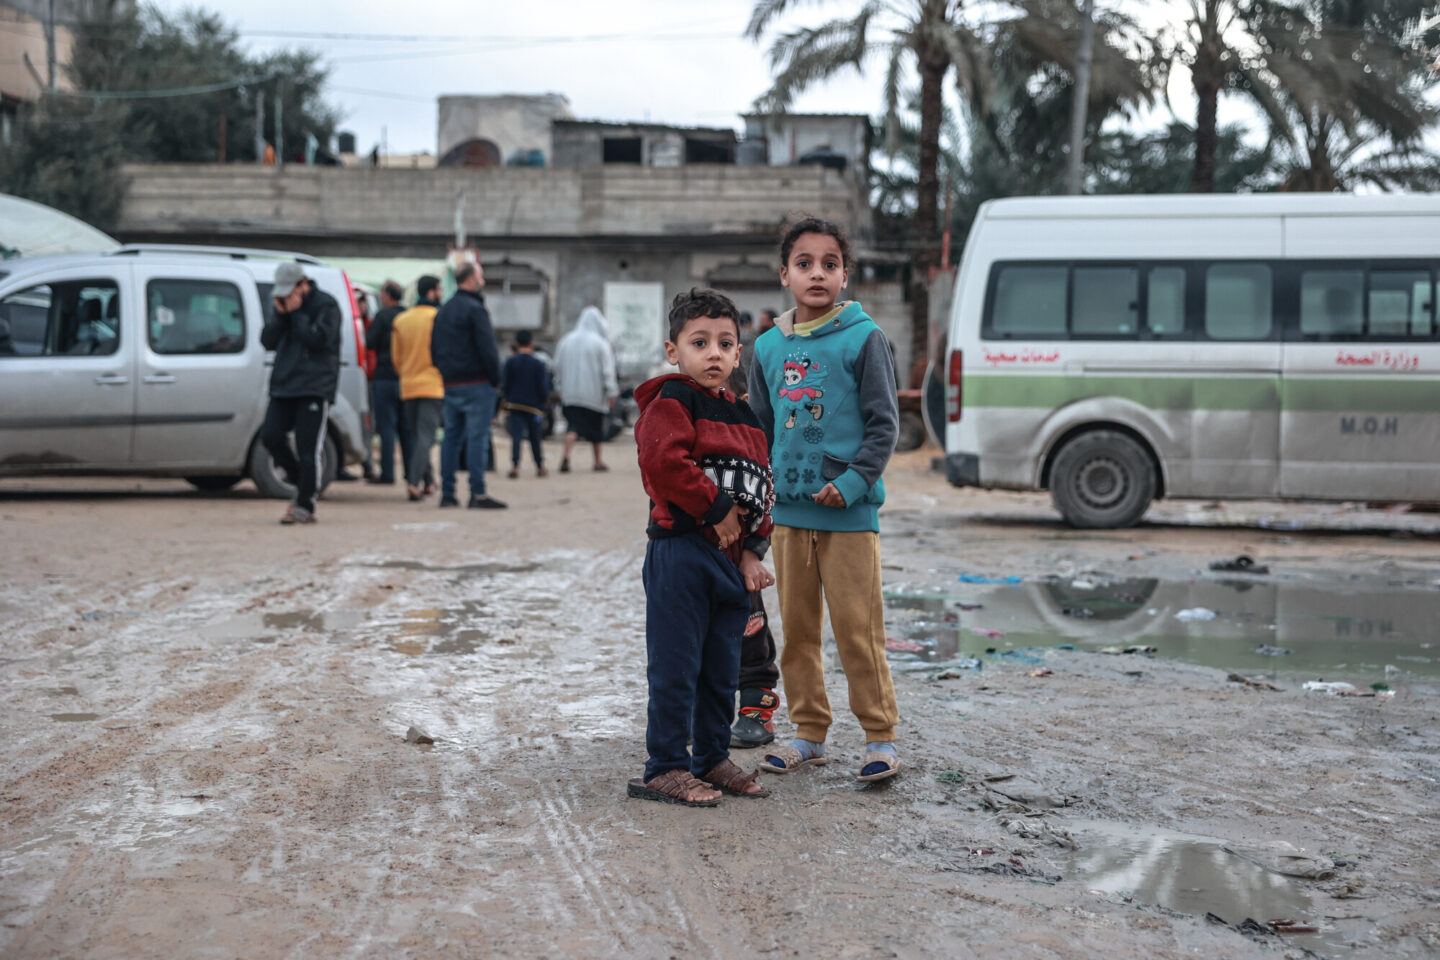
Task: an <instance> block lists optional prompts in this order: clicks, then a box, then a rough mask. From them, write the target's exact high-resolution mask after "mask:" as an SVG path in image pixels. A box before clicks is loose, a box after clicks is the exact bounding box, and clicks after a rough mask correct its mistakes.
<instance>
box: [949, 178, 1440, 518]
mask: <svg viewBox="0 0 1440 960" xmlns="http://www.w3.org/2000/svg"><path fill="white" fill-rule="evenodd" d="M1437 268H1440V195H1430V194H1403V195H1395V194H1392V195H1375V196H1355V195H1338V194H1304V195H1302V194H1276V195H1248V196H1193V195H1192V196H1153V197H1132V196H1114V197H1044V198H1041V197H1034V198H1018V199H1011V200H996V201H992V202H990V203H987V204H985V205H984V206H982V207H981V208H980V212H979V215H978V217H977V218H976V221H975V224H974V226H973V228H972V229H971V232H970V236H969V238H968V240H967V242H966V244H965V252H964V255H963V257H962V259H961V262H960V267H959V272H958V274H957V277H956V291H955V297H954V302H953V305H952V309H951V317H950V329H949V335H948V350H949V352H948V356H947V358H946V390H945V393H946V421H947V422H946V424H945V450H946V456H945V472H946V476H947V478H948V479H949V481H950V482H951V483H953V484H956V485H975V486H981V487H998V488H1005V489H1014V490H1042V489H1048V490H1049V491H1050V493H1051V497H1052V499H1053V500H1054V502H1055V506H1056V507H1057V508H1058V509H1059V511H1060V513H1061V514H1062V515H1063V516H1064V517H1065V519H1066V520H1068V521H1069V522H1070V523H1071V524H1073V525H1075V526H1077V527H1123V526H1128V525H1130V524H1133V523H1135V522H1136V521H1137V520H1139V519H1140V517H1141V515H1142V514H1144V512H1145V510H1146V508H1147V507H1148V506H1149V504H1150V502H1151V501H1152V500H1153V499H1155V498H1157V497H1207V498H1208V497H1224V498H1247V497H1280V498H1313V499H1327V500H1366V501H1387V500H1388V501H1398V500H1420V501H1437V500H1440V339H1437V325H1436V299H1435V296H1436V294H1435V282H1436V270H1437Z"/></svg>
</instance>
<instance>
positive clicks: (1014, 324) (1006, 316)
mask: <svg viewBox="0 0 1440 960" xmlns="http://www.w3.org/2000/svg"><path fill="white" fill-rule="evenodd" d="M1068 273H1069V270H1068V269H1067V268H1066V267H1058V266H1057V267H1002V268H1001V269H1000V271H999V273H998V276H996V278H995V300H994V306H993V307H992V312H991V318H990V327H991V329H992V330H993V331H994V332H995V333H997V334H1001V335H1006V334H1009V335H1012V336H1021V337H1025V336H1060V337H1063V336H1064V335H1065V286H1066V280H1067V276H1066V274H1068Z"/></svg>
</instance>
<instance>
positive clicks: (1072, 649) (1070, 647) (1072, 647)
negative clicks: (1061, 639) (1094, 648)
mask: <svg viewBox="0 0 1440 960" xmlns="http://www.w3.org/2000/svg"><path fill="white" fill-rule="evenodd" d="M1055 649H1056V650H1069V651H1070V652H1071V653H1074V652H1075V644H1073V643H1061V644H1057V645H1056V647H1055Z"/></svg>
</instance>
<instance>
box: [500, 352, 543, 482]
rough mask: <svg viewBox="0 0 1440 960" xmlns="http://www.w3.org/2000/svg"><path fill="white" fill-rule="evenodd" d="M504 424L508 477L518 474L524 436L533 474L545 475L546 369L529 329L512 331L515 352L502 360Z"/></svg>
mask: <svg viewBox="0 0 1440 960" xmlns="http://www.w3.org/2000/svg"><path fill="white" fill-rule="evenodd" d="M504 380H505V411H506V425H507V426H508V427H509V429H510V479H511V480H515V479H517V478H518V477H519V476H520V450H521V447H522V446H523V445H524V443H525V441H526V440H527V439H528V440H529V441H530V456H532V457H534V458H535V475H536V476H537V477H547V476H549V475H550V471H549V470H546V469H545V448H544V446H543V445H542V444H541V442H540V439H541V434H542V433H543V432H544V430H545V404H546V402H547V400H548V399H549V397H550V371H549V369H547V368H546V366H545V361H543V360H541V359H540V358H539V357H537V356H535V336H534V334H532V333H531V332H530V331H529V330H521V331H520V332H519V333H517V334H515V353H514V354H513V355H512V356H511V357H510V359H509V360H506V361H505V378H504Z"/></svg>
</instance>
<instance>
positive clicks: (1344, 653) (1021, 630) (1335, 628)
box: [886, 578, 1440, 682]
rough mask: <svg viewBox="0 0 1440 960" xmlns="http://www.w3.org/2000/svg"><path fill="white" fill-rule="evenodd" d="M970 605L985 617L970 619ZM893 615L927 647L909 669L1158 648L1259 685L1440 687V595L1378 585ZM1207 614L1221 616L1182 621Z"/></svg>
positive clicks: (1175, 589) (1257, 588)
mask: <svg viewBox="0 0 1440 960" xmlns="http://www.w3.org/2000/svg"><path fill="white" fill-rule="evenodd" d="M961 604H965V605H970V606H973V605H977V604H978V605H979V606H980V608H979V609H973V610H965V609H962V608H961V606H960V605H961ZM886 606H887V621H888V624H889V632H890V635H891V636H894V637H897V638H901V639H903V640H909V641H912V642H916V643H920V644H921V645H922V649H920V650H916V651H909V650H906V651H898V655H899V656H900V657H901V658H902V659H911V660H917V659H918V660H926V661H944V660H949V659H953V658H955V657H957V656H975V655H978V654H981V653H983V652H984V651H985V650H986V649H987V648H990V647H994V648H996V649H998V650H1005V649H1015V648H1020V647H1036V646H1056V645H1057V644H1061V643H1072V644H1075V645H1076V646H1078V647H1080V648H1081V649H1099V648H1101V647H1108V646H1121V647H1124V646H1131V645H1154V646H1155V647H1157V648H1158V655H1159V656H1162V657H1171V658H1175V659H1180V660H1187V661H1190V662H1193V663H1198V664H1202V665H1204V666H1210V667H1219V668H1222V669H1225V670H1238V671H1240V672H1242V673H1246V674H1252V675H1253V674H1275V673H1288V674H1300V675H1305V676H1308V677H1311V678H1313V677H1317V676H1320V677H1324V678H1326V679H1337V680H1340V679H1343V680H1349V681H1352V682H1357V681H1369V680H1384V679H1393V678H1394V677H1395V676H1396V675H1405V674H1409V675H1412V676H1423V677H1440V647H1437V646H1436V645H1435V644H1434V642H1433V641H1434V637H1433V624H1434V623H1435V622H1436V621H1437V620H1440V591H1436V590H1424V589H1406V588H1404V587H1397V586H1393V585H1390V584H1388V583H1378V582H1373V581H1372V582H1366V581H1354V582H1347V583H1309V582H1305V583H1288V582H1279V581H1273V580H1238V579H1227V580H1208V579H1207V580H1196V581H1191V582H1183V583H1182V582H1175V581H1165V580H1157V579H1152V578H1141V579H1131V580H1114V581H1108V582H1097V581H1092V580H1084V579H1072V580H1038V581H1025V582H1023V583H1019V584H1012V585H970V584H956V586H955V588H954V589H953V591H947V592H946V593H944V594H889V595H887V597H886ZM1197 609H1198V610H1206V611H1213V612H1214V614H1215V616H1214V618H1213V619H1209V620H1201V619H1190V620H1187V619H1184V618H1179V617H1177V616H1176V615H1177V614H1180V613H1181V612H1182V611H1194V610H1197ZM1202 616H1203V615H1202ZM992 631H999V632H1000V634H1002V635H995V634H994V633H992ZM932 639H933V641H934V642H933V643H930V642H929V641H931V640H932ZM1262 651H1268V652H1262ZM1278 651H1289V652H1288V653H1280V652H1278ZM896 655H897V653H892V654H891V656H892V657H894V656H896ZM1387 666H1388V667H1389V669H1387Z"/></svg>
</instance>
